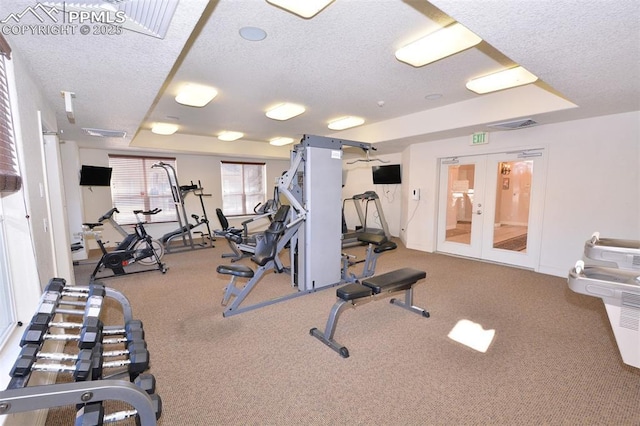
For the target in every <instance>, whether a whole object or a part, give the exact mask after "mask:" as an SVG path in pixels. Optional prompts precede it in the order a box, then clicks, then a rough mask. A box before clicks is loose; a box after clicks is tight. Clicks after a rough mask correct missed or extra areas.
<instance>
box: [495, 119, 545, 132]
mask: <svg viewBox="0 0 640 426" xmlns="http://www.w3.org/2000/svg"><path fill="white" fill-rule="evenodd" d="M537 125H538V122H537V121H533V120H532V119H530V118H525V119H523V120H515V121H505V122H504V123H495V124H489V125H488V126H489V127H493V128H496V129H504V130H516V129H524V128H525V127H533V126H537Z"/></svg>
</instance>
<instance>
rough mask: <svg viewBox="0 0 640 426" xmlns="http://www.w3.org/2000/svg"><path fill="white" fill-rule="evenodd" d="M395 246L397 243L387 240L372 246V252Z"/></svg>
mask: <svg viewBox="0 0 640 426" xmlns="http://www.w3.org/2000/svg"><path fill="white" fill-rule="evenodd" d="M396 248H398V245H397V244H396V243H394V242H393V241H387V242H385V243H382V244H380V245H379V246H378V247H376V248H374V249H373V252H374V253H382V252H384V251H389V250H395V249H396Z"/></svg>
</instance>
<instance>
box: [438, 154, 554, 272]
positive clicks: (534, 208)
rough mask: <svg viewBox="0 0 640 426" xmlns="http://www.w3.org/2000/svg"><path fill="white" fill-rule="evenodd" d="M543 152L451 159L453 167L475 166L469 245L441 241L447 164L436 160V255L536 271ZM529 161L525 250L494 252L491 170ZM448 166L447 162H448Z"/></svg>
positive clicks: (494, 184) (494, 181) (543, 180)
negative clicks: (532, 163) (446, 254)
mask: <svg viewBox="0 0 640 426" xmlns="http://www.w3.org/2000/svg"><path fill="white" fill-rule="evenodd" d="M546 154H547V153H546V152H545V150H544V149H543V148H531V149H525V150H518V151H511V152H499V153H493V154H491V153H488V154H478V155H469V156H458V157H455V160H456V161H457V164H461V165H463V164H475V165H476V170H475V172H476V177H475V185H474V187H475V188H474V200H473V205H472V212H473V214H472V215H471V218H472V219H471V227H472V233H471V241H470V244H462V243H455V242H450V241H446V240H445V235H446V207H447V206H446V203H447V201H448V196H447V192H448V185H449V184H448V180H449V179H448V164H447V160H449V161H451V160H452V159H453V158H452V157H449V158H441V159H440V164H439V167H440V172H439V176H440V185H439V196H438V227H437V229H438V231H437V234H438V236H437V241H436V250H437V251H439V252H444V253H449V254H454V255H459V256H464V257H471V258H476V259H482V260H489V261H493V262H499V263H505V264H509V265H514V266H520V267H525V268H531V269H537V268H538V266H539V260H540V246H541V240H542V219H543V214H544V188H545V185H546V175H547V169H546V168H547V161H546V157H547V155H546ZM523 158H527V159H532V160H533V161H534V169H533V175H532V182H531V195H530V208H529V221H528V233H527V234H528V235H527V250H526V252H516V251H511V250H502V249H496V248H494V247H493V230H494V222H495V205H496V196H497V190H496V188H497V179H498V175H497V173H495V172H494V171H495V170H497V165H498V164H499V163H500V162H503V161H514V160H518V159H523ZM449 164H451V163H449Z"/></svg>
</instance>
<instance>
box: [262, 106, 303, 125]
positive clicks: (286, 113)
mask: <svg viewBox="0 0 640 426" xmlns="http://www.w3.org/2000/svg"><path fill="white" fill-rule="evenodd" d="M303 112H305V108H304V107H303V106H302V105H296V104H290V103H287V102H285V103H282V104H280V105H276V106H275V107H273V108H271V109H269V110H267V112H266V114H267V117H269V118H271V119H273V120H281V121H284V120H289V119H290V118H293V117H295V116H297V115H300V114H302V113H303Z"/></svg>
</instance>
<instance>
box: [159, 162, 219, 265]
mask: <svg viewBox="0 0 640 426" xmlns="http://www.w3.org/2000/svg"><path fill="white" fill-rule="evenodd" d="M151 167H152V168H154V167H159V168H162V169H164V171H165V172H166V173H167V178H168V179H169V185H170V186H171V195H172V196H173V204H174V205H175V207H176V216H177V217H178V228H177V229H175V230H174V231H171V232H168V233H166V234H164V235H163V236H162V237H161V238H160V241H161V242H162V244H163V245H164V247H165V250H166V252H167V253H171V252H175V251H182V250H194V249H199V248H205V247H213V235H212V233H211V228H210V227H209V219H208V218H207V211H206V209H205V207H204V200H203V197H210V196H211V194H205V193H204V189H203V188H202V184H201V183H200V181H198V184H197V185H196V184H194V183H193V181H191V185H184V186H180V184H178V176H177V175H176V170H175V169H174V168H173V166H171V165H170V164H167V163H163V162H162V161H161V162H158V163H155V164H153V165H152V166H151ZM190 193H193V194H194V195H195V196H196V197H198V198H199V199H200V206H201V207H202V217H199V216H198V215H195V214H192V215H191V218H192V219H194V220H195V222H196V223H195V224H193V223H191V222H190V221H189V216H188V215H187V210H186V209H185V206H184V199H185V197H186V196H187V195H189V194H190ZM202 225H204V226H205V227H206V232H204V231H195V229H196V228H197V227H200V226H202ZM194 234H199V235H200V242H199V243H197V242H195V239H194ZM179 241H181V244H174V242H179Z"/></svg>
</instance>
